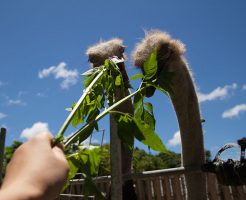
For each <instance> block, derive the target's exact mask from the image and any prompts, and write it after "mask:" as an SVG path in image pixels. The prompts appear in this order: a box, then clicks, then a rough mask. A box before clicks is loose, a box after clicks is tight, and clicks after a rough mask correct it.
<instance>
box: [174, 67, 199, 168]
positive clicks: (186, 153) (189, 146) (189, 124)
mask: <svg viewBox="0 0 246 200" xmlns="http://www.w3.org/2000/svg"><path fill="white" fill-rule="evenodd" d="M173 64H175V63H173ZM179 64H180V62H179ZM170 69H171V68H170ZM176 69H177V68H176ZM174 73H175V75H174V77H173V79H172V86H171V87H172V93H171V94H170V96H171V100H172V103H173V106H174V109H175V112H176V115H177V118H178V123H179V128H180V135H181V141H182V164H183V166H191V167H192V166H194V167H196V166H200V165H201V164H202V163H203V162H204V147H203V133H202V126H201V119H200V111H199V105H198V100H197V95H196V92H195V87H194V84H193V81H192V78H191V75H190V73H189V71H188V67H187V66H186V64H185V62H184V64H183V66H179V68H178V70H175V71H174Z"/></svg>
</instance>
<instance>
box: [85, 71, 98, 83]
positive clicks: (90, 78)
mask: <svg viewBox="0 0 246 200" xmlns="http://www.w3.org/2000/svg"><path fill="white" fill-rule="evenodd" d="M97 74H98V71H96V72H95V73H94V74H92V75H91V76H89V77H88V78H87V79H85V80H84V86H85V87H88V86H89V85H90V83H91V82H92V81H93V79H94V78H95V77H96V76H97Z"/></svg>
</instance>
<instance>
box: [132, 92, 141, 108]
mask: <svg viewBox="0 0 246 200" xmlns="http://www.w3.org/2000/svg"><path fill="white" fill-rule="evenodd" d="M142 103H143V96H142V94H140V93H139V94H137V95H135V96H134V99H133V107H134V110H136V109H137V108H138V107H139V106H140V105H141V104H142Z"/></svg>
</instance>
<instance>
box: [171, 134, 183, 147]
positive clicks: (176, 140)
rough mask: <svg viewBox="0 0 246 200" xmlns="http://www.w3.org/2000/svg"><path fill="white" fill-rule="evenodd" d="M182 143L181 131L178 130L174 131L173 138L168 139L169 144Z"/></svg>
mask: <svg viewBox="0 0 246 200" xmlns="http://www.w3.org/2000/svg"><path fill="white" fill-rule="evenodd" d="M180 144H181V137H180V131H177V132H176V133H174V135H173V137H172V139H170V140H169V141H168V145H169V146H173V147H174V146H177V145H180Z"/></svg>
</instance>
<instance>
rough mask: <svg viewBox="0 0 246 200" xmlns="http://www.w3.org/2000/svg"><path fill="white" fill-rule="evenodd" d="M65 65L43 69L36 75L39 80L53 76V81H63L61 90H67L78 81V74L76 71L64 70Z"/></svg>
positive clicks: (62, 63)
mask: <svg viewBox="0 0 246 200" xmlns="http://www.w3.org/2000/svg"><path fill="white" fill-rule="evenodd" d="M66 66H67V64H66V63H64V62H61V63H60V64H58V65H57V66H51V67H49V68H47V69H43V70H41V71H40V72H39V73H38V77H39V78H40V79H42V78H46V77H48V76H50V75H53V76H54V78H55V79H63V80H62V82H61V88H62V89H68V88H69V87H70V86H72V85H75V84H76V83H77V81H78V76H79V72H78V71H77V69H74V70H68V69H66Z"/></svg>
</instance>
